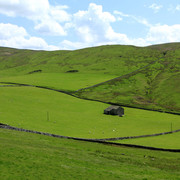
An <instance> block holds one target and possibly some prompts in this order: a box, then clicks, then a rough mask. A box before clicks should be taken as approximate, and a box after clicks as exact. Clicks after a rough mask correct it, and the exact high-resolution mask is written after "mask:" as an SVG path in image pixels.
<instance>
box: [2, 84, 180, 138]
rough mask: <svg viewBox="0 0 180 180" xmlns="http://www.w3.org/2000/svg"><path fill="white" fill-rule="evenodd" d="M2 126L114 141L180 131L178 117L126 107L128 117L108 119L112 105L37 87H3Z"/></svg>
mask: <svg viewBox="0 0 180 180" xmlns="http://www.w3.org/2000/svg"><path fill="white" fill-rule="evenodd" d="M0 94H1V101H0V109H1V110H0V119H1V123H6V124H9V125H12V126H16V127H20V128H25V129H31V130H37V131H42V132H50V133H54V134H59V135H66V136H73V137H84V138H110V137H122V136H131V135H144V134H153V133H160V132H166V131H170V130H171V123H173V127H174V129H179V128H180V118H179V116H177V115H172V114H166V113H159V112H153V111H146V110H139V109H133V108H125V116H124V117H118V116H108V115H104V114H103V111H104V109H105V108H107V107H108V106H109V105H107V104H103V103H99V102H91V101H87V100H81V99H78V98H75V97H72V96H69V95H66V94H62V93H59V92H54V91H50V90H44V89H39V88H34V87H1V88H0Z"/></svg>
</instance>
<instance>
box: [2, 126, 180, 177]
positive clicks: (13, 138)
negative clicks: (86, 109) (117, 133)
mask: <svg viewBox="0 0 180 180" xmlns="http://www.w3.org/2000/svg"><path fill="white" fill-rule="evenodd" d="M0 149H1V153H0V169H1V173H0V179H3V180H5V179H17V180H19V179H124V180H131V179H134V180H136V179H137V180H139V179H144V180H145V179H164V180H165V179H166V180H169V179H174V180H175V179H179V176H180V155H179V153H169V152H158V151H149V150H142V149H134V148H126V147H115V146H107V145H101V144H96V143H87V142H78V141H73V140H65V139H57V138H52V137H47V136H42V135H35V134H30V133H24V132H17V131H11V130H5V129H0Z"/></svg>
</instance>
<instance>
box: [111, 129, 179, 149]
mask: <svg viewBox="0 0 180 180" xmlns="http://www.w3.org/2000/svg"><path fill="white" fill-rule="evenodd" d="M179 140H180V132H177V133H174V134H168V135H164V136H156V137H146V138H139V139H131V140H130V139H127V140H118V141H114V142H117V143H118V142H119V143H125V144H136V145H142V146H151V147H158V148H165V149H180V142H179Z"/></svg>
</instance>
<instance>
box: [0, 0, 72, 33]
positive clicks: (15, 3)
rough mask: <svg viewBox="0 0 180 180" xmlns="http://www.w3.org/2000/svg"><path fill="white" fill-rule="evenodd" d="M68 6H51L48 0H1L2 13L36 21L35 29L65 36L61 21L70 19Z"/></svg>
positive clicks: (0, 10) (0, 11)
mask: <svg viewBox="0 0 180 180" xmlns="http://www.w3.org/2000/svg"><path fill="white" fill-rule="evenodd" d="M67 8H68V7H67V6H51V5H50V4H49V1H48V0H38V1H37V0H30V1H29V0H1V1H0V13H1V14H4V15H6V16H11V17H24V18H27V19H29V20H32V21H34V23H35V30H37V31H38V32H39V33H46V34H47V35H51V36H65V35H66V32H65V30H64V27H63V25H62V24H61V23H64V22H66V21H70V19H71V15H69V14H68V13H67V12H66V11H65V9H67Z"/></svg>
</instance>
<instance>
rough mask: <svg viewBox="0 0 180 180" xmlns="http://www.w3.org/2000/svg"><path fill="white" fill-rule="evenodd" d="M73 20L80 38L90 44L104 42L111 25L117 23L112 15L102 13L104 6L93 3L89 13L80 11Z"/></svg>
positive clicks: (90, 5)
mask: <svg viewBox="0 0 180 180" xmlns="http://www.w3.org/2000/svg"><path fill="white" fill-rule="evenodd" d="M73 18H74V19H73V27H74V28H75V31H76V32H77V34H78V36H79V37H80V38H81V40H82V41H84V42H88V43H93V42H94V43H97V42H99V41H103V40H104V38H106V37H105V34H106V31H107V29H109V27H110V23H112V22H115V21H116V19H115V17H114V16H113V15H112V14H110V13H109V12H103V11H102V6H100V5H96V4H93V3H91V4H89V8H88V10H87V11H78V12H77V13H75V14H74V17H73Z"/></svg>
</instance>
